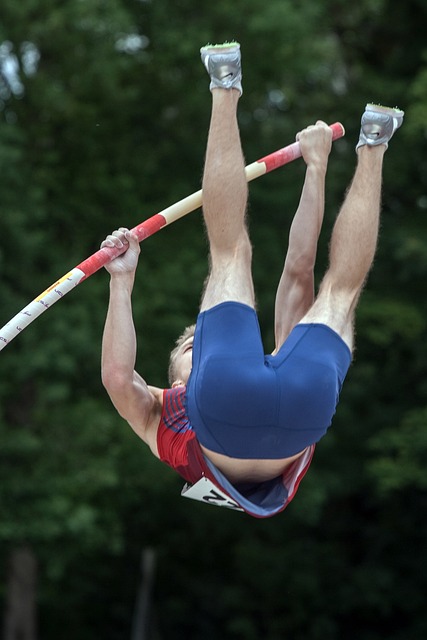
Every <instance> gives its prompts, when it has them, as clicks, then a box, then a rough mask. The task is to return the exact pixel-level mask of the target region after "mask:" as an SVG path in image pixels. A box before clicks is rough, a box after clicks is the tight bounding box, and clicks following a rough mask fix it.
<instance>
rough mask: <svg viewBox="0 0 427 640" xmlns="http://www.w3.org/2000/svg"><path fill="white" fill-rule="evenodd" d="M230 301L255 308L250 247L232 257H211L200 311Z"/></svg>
mask: <svg viewBox="0 0 427 640" xmlns="http://www.w3.org/2000/svg"><path fill="white" fill-rule="evenodd" d="M230 300H232V301H234V302H241V303H242V304H246V305H248V306H250V307H254V306H255V294H254V285H253V280H252V268H251V249H250V245H249V246H248V247H244V248H243V249H241V250H238V251H236V252H235V253H234V254H233V255H232V256H211V268H210V273H209V276H208V278H207V281H206V285H205V290H204V292H203V296H202V302H201V307H200V310H201V311H206V310H207V309H210V308H211V307H215V306H216V305H217V304H221V303H222V302H227V301H230Z"/></svg>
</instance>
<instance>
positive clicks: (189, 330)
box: [168, 324, 196, 386]
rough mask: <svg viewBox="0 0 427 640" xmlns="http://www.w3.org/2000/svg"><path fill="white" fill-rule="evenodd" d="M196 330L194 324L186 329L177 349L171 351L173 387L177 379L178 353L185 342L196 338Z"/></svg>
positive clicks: (170, 367)
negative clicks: (192, 337) (193, 337)
mask: <svg viewBox="0 0 427 640" xmlns="http://www.w3.org/2000/svg"><path fill="white" fill-rule="evenodd" d="M195 330H196V325H195V324H192V325H190V326H189V327H186V328H185V329H184V331H183V332H182V333H181V335H180V336H179V338H178V339H177V340H176V342H175V347H174V349H173V350H172V351H171V354H170V358H169V369H168V380H169V385H170V386H172V384H173V383H174V382H175V380H176V379H177V371H176V368H175V365H176V356H177V353H178V351H179V349H180V347H181V346H182V345H183V344H184V342H185V341H186V340H188V338H191V336H194V332H195Z"/></svg>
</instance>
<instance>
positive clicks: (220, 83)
mask: <svg viewBox="0 0 427 640" xmlns="http://www.w3.org/2000/svg"><path fill="white" fill-rule="evenodd" d="M200 54H201V57H202V62H203V64H204V65H205V67H206V70H207V72H208V74H209V75H210V78H211V83H210V87H209V88H210V90H211V91H212V89H215V88H217V87H218V88H220V89H237V90H238V91H240V94H242V93H243V91H242V68H241V60H240V44H239V43H238V42H225V43H224V44H216V45H210V44H208V45H206V46H205V47H202V48H201V49H200Z"/></svg>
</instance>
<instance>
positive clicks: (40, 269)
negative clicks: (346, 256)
mask: <svg viewBox="0 0 427 640" xmlns="http://www.w3.org/2000/svg"><path fill="white" fill-rule="evenodd" d="M426 27H427V5H426V3H425V1H424V0H407V1H406V2H394V0H359V2H356V3H349V2H348V1H347V0H321V1H315V0H298V1H296V0H269V2H265V0H234V1H233V2H230V0H216V2H213V3H207V2H200V0H173V1H172V0H109V1H108V2H107V1H106V0H19V2H16V0H2V2H1V7H0V210H1V240H0V277H1V281H0V292H1V298H0V299H1V307H0V326H3V325H4V324H6V322H7V321H8V320H9V319H10V318H11V317H12V316H14V315H15V314H16V313H17V312H18V311H19V310H20V309H21V308H23V307H24V306H25V305H26V304H27V303H28V302H30V300H32V299H33V298H34V297H35V296H36V295H38V294H39V293H40V292H42V291H44V289H46V287H48V286H49V285H50V284H52V283H53V282H55V281H56V280H57V279H58V278H59V277H60V276H62V275H63V274H65V273H67V272H68V271H69V270H70V269H71V268H73V267H74V266H75V265H76V264H78V263H80V262H81V261H82V260H83V259H84V258H86V257H88V256H89V255H90V254H91V253H93V252H94V251H96V250H97V249H98V247H99V244H100V242H101V241H102V239H103V238H104V237H105V236H106V235H107V234H108V233H109V232H110V231H111V230H112V229H114V228H116V227H118V226H121V225H123V226H128V227H132V226H135V225H136V224H138V223H140V222H142V221H143V220H145V219H146V218H148V217H150V216H152V215H154V214H155V213H157V212H158V211H161V210H162V209H164V208H165V207H167V206H169V205H171V204H173V203H174V202H176V201H177V200H180V199H181V198H184V197H185V196H187V195H189V194H190V193H193V192H194V191H197V190H198V189H199V188H200V181H201V175H202V169H203V162H204V149H205V143H206V136H207V129H208V124H209V115H210V93H209V90H208V86H209V78H208V76H207V74H206V72H205V70H204V69H203V67H202V65H201V62H200V57H199V48H200V47H201V46H203V45H204V44H206V43H207V42H213V43H215V42H223V41H224V40H229V39H236V40H238V41H239V42H240V43H241V48H242V57H243V72H244V94H243V97H242V99H241V101H240V106H239V121H240V126H241V135H242V144H243V148H244V152H245V156H246V160H247V164H249V163H251V162H254V161H255V160H257V159H258V158H261V157H263V156H265V155H267V154H269V153H271V152H273V151H275V150H276V149H279V148H281V147H283V146H285V145H286V144H289V143H290V142H293V141H294V138H295V134H296V133H297V132H298V131H299V130H300V129H302V128H304V127H305V126H306V125H308V124H310V123H313V122H315V121H316V120H317V119H322V120H325V121H326V122H328V123H331V122H335V121H341V122H342V123H343V124H344V126H345V128H346V136H345V138H344V139H342V140H340V141H337V142H336V143H334V146H333V151H332V153H331V156H330V163H329V167H330V168H329V172H328V176H327V201H326V215H325V224H324V228H323V231H322V234H321V238H320V243H319V255H318V265H317V281H319V280H320V278H321V275H322V273H323V271H324V269H325V266H326V257H327V246H328V240H329V235H330V231H331V228H332V224H333V221H334V219H335V216H336V214H337V211H338V208H339V206H340V203H341V202H342V199H343V196H344V194H345V190H346V188H347V184H348V182H349V180H350V178H351V175H352V173H353V170H354V167H355V161H356V155H355V153H354V147H355V144H356V142H357V139H358V134H359V127H360V116H361V114H362V112H363V109H364V106H365V104H366V103H367V102H377V103H381V104H385V105H389V106H395V105H396V106H398V107H400V108H401V109H404V110H405V114H406V115H405V122H404V125H403V127H402V129H401V130H399V132H398V133H397V134H396V136H395V138H394V139H393V141H392V143H391V144H390V148H389V150H388V151H387V154H386V160H385V170H384V185H383V217H382V227H381V234H380V244H379V249H378V254H377V258H376V261H375V265H374V268H373V271H372V273H371V275H370V277H369V281H368V284H367V287H366V290H365V293H364V295H363V297H362V301H361V304H360V307H359V311H358V315H357V340H358V347H357V351H356V356H355V362H354V365H353V366H352V368H351V370H350V373H349V375H348V378H347V381H346V384H345V386H344V390H343V392H342V396H341V398H342V399H341V403H340V405H339V408H338V411H337V414H336V417H335V420H334V425H333V428H332V429H331V430H330V432H329V433H328V436H327V438H325V439H324V440H322V441H321V443H320V444H319V445H318V447H317V451H316V455H315V458H314V461H313V463H312V466H311V469H310V473H309V474H308V475H307V476H306V478H305V479H304V481H303V483H302V484H301V487H300V490H299V493H298V495H297V497H296V499H295V500H294V502H292V504H291V505H290V506H289V508H288V509H287V510H286V511H285V512H283V513H282V514H280V515H279V516H276V517H275V518H272V519H269V520H261V521H259V520H255V519H252V518H250V517H249V516H246V515H244V514H240V513H235V512H231V511H228V510H223V509H219V508H215V507H211V506H207V505H203V504H201V503H196V502H193V501H189V500H188V501H187V500H184V499H182V498H181V497H180V491H181V488H182V485H183V482H182V481H181V480H180V478H179V477H178V476H176V475H175V473H174V472H173V471H171V470H170V469H168V468H167V467H166V466H164V465H162V464H161V463H160V462H159V461H157V460H156V459H154V458H153V457H152V456H151V454H150V453H149V452H148V449H147V448H146V447H145V445H144V444H143V443H142V442H141V441H140V440H139V439H138V438H137V437H136V436H135V435H134V434H133V433H132V432H131V430H130V429H129V428H128V426H127V424H126V423H125V422H124V421H123V420H121V419H120V417H119V416H118V415H117V414H116V412H115V410H114V409H113V407H112V405H111V404H110V401H109V399H108V397H107V395H106V392H105V391H104V389H103V388H102V386H101V382H100V366H99V365H100V344H101V335H102V328H103V322H104V318H105V313H106V304H107V295H108V274H107V273H106V272H105V270H102V271H100V272H98V273H97V274H95V275H94V276H93V277H92V278H90V279H89V280H87V281H86V282H85V283H83V284H82V285H81V286H80V287H78V289H77V290H76V291H73V292H71V293H70V294H69V295H68V296H67V297H66V299H64V300H62V301H61V302H60V304H58V305H55V307H54V308H52V309H51V310H50V311H49V312H48V313H45V314H43V316H41V317H40V318H39V319H38V320H37V321H36V322H35V323H34V324H32V325H31V326H30V327H29V328H28V329H27V330H26V331H25V332H23V333H22V334H21V335H19V336H18V337H17V338H16V339H15V341H13V342H12V343H11V344H10V345H9V346H8V347H7V348H6V349H5V350H4V351H2V353H1V355H0V611H1V617H2V625H3V638H4V640H57V639H58V638H61V640H75V639H76V638H78V639H79V640H92V639H93V638H102V639H103V640H127V639H129V640H181V639H186V640H199V639H201V638H203V640H219V639H221V640H259V639H262V640H282V639H284V638H290V639H291V640H326V639H327V640H343V639H345V640H353V639H354V640H355V639H357V640H379V639H383V638H387V640H420V639H421V638H423V637H426V636H427V610H426V607H425V594H426V592H427V544H426V538H427V492H426V489H427V471H426V469H425V466H426V462H425V460H426V456H427V425H426V422H427V378H426V368H427V341H426V296H425V291H426V276H427V220H426V217H427V125H426V122H427V41H426V39H425V33H426ZM303 177H304V163H303V161H302V160H299V161H295V162H294V163H292V164H290V165H287V166H286V167H283V168H281V169H278V170H277V171H275V172H273V173H271V174H268V175H267V176H264V177H262V178H260V179H259V180H256V181H254V182H252V183H251V185H250V206H249V215H250V231H251V235H252V239H253V244H254V277H255V283H256V289H257V298H258V307H259V314H260V322H261V327H262V330H263V336H264V341H265V348H266V351H271V349H272V348H273V324H272V318H273V306H274V294H275V288H276V286H277V283H278V279H279V276H280V272H281V269H282V265H283V259H284V255H285V252H286V248H287V235H288V231H289V225H290V222H291V219H292V216H293V213H294V212H295V209H296V206H297V203H298V199H299V194H300V189H301V186H302V181H303ZM206 253H207V245H206V239H205V233H204V229H203V225H202V219H201V214H200V211H197V212H194V213H191V214H190V215H188V216H186V217H185V218H183V219H182V220H180V221H178V222H176V223H175V224H174V225H173V226H171V227H168V228H166V229H164V230H162V231H161V232H160V233H158V234H156V235H155V236H153V237H151V238H149V239H148V240H147V241H146V242H145V243H143V245H142V257H141V262H140V267H139V271H138V281H137V284H136V289H135V294H134V309H135V320H136V324H137V329H138V335H139V347H138V370H139V371H140V372H141V373H142V374H143V375H144V377H145V378H146V379H147V380H148V381H149V382H150V383H151V384H154V385H158V386H165V385H166V383H167V379H166V370H167V363H168V355H169V351H170V349H171V348H172V347H173V343H174V340H175V338H176V336H177V334H179V333H180V331H181V330H182V329H183V327H184V326H185V325H186V324H189V323H191V322H193V321H194V319H195V316H196V314H197V309H198V303H199V296H200V292H201V289H202V285H203V281H204V279H205V276H206V270H207V261H206Z"/></svg>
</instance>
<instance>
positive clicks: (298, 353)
mask: <svg viewBox="0 0 427 640" xmlns="http://www.w3.org/2000/svg"><path fill="white" fill-rule="evenodd" d="M350 362H351V353H350V350H349V348H348V347H347V345H346V344H345V342H344V341H343V340H342V339H341V338H340V336H339V335H338V334H337V333H335V331H333V330H332V329H330V328H329V327H327V326H326V325H324V324H299V325H296V327H295V328H294V329H293V331H292V333H291V334H290V335H289V337H288V338H287V340H286V341H285V343H284V344H283V345H282V347H281V349H280V350H279V352H278V353H277V354H276V355H274V356H271V355H264V347H263V343H262V339H261V333H260V329H259V324H258V318H257V315H256V312H255V310H254V309H252V308H251V307H249V306H247V305H245V304H241V303H238V302H223V303H221V304H219V305H217V306H215V307H213V308H211V309H208V310H207V311H203V312H202V313H200V314H199V316H198V319H197V325H196V332H195V336H194V343H193V366H192V371H191V375H190V379H189V381H188V385H187V399H186V403H187V414H188V418H189V420H190V422H191V424H192V426H193V428H194V430H195V432H196V435H197V438H198V440H199V442H200V444H202V445H203V446H205V447H206V448H207V449H210V450H212V451H216V452H218V453H222V454H225V455H227V456H230V457H233V458H248V459H254V458H261V459H275V458H285V457H288V456H292V455H294V454H295V453H298V452H300V451H302V450H303V449H305V447H307V446H309V445H310V444H314V443H315V442H318V441H319V440H320V438H321V437H322V436H323V435H324V434H325V433H326V431H327V429H328V427H329V425H330V424H331V421H332V417H333V415H334V413H335V409H336V406H337V403H338V399H339V393H340V390H341V386H342V383H343V381H344V378H345V376H346V373H347V371H348V368H349V366H350Z"/></svg>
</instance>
